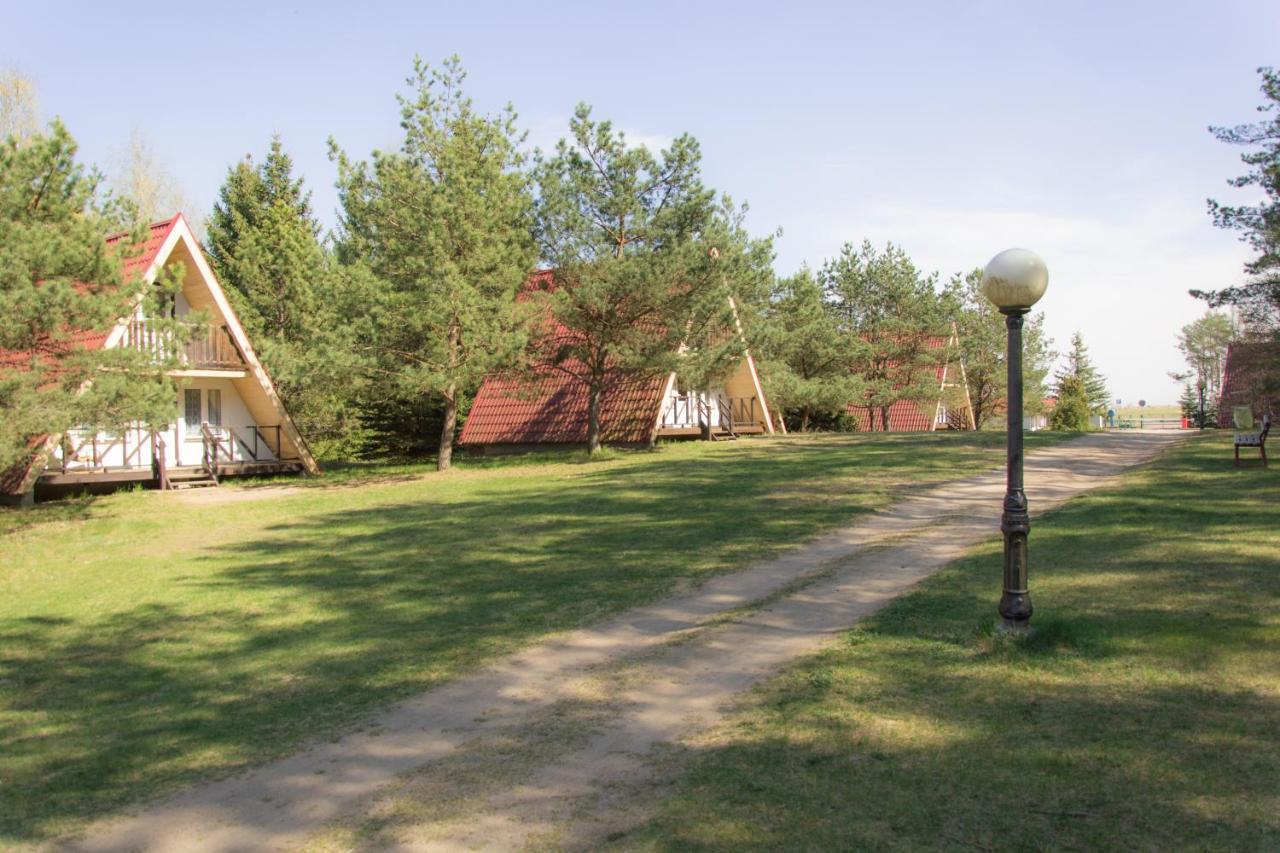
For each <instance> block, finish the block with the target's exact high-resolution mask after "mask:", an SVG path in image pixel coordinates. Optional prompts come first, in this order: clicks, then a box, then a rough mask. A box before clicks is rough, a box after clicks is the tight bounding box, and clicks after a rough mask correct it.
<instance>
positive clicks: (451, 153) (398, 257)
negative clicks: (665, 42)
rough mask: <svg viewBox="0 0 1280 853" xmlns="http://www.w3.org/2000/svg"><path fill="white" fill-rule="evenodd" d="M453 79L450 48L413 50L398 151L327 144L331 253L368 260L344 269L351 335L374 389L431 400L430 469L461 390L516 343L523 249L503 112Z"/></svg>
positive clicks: (513, 144)
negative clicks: (337, 228)
mask: <svg viewBox="0 0 1280 853" xmlns="http://www.w3.org/2000/svg"><path fill="white" fill-rule="evenodd" d="M465 77H466V74H465V72H464V71H463V70H462V65H461V62H460V61H459V60H458V58H457V57H456V56H455V57H452V58H451V59H449V60H447V61H446V62H445V63H444V66H443V68H442V69H440V70H435V69H432V68H431V67H429V66H428V65H427V64H426V63H424V62H423V61H422V60H421V59H415V60H414V68H413V75H412V76H410V77H409V79H408V81H407V82H408V85H409V87H410V93H409V94H408V95H407V96H400V97H398V100H399V102H400V107H401V111H400V115H401V127H402V128H403V129H404V134H405V135H404V141H403V143H402V144H401V147H400V150H399V151H395V152H382V151H375V152H374V153H373V157H372V162H371V163H365V162H356V161H353V160H351V159H350V158H349V157H348V156H347V155H346V154H345V153H343V152H342V151H341V150H340V149H338V147H337V145H336V144H335V143H333V142H332V141H331V142H330V149H331V156H332V157H333V159H335V160H336V161H337V164H338V190H339V198H340V200H341V203H342V209H343V215H342V221H341V232H340V235H339V244H338V251H339V256H340V258H342V259H343V260H344V261H345V262H346V263H348V264H350V265H352V266H355V267H362V268H363V269H364V270H365V271H366V272H367V275H366V274H364V273H361V272H359V270H356V271H354V272H353V273H352V276H351V278H350V279H349V281H350V282H351V283H352V290H351V293H352V294H353V298H351V299H348V300H347V301H348V303H350V304H352V305H353V308H355V309H357V311H358V313H356V314H354V315H353V317H352V323H353V325H354V327H355V333H356V335H357V337H358V345H359V347H360V349H361V351H362V352H363V353H364V354H366V355H367V356H368V358H369V363H370V366H371V371H372V375H373V376H375V377H376V387H377V389H378V391H379V393H380V394H382V395H385V396H389V397H392V398H399V399H404V400H412V399H415V398H418V397H421V396H423V395H429V396H431V397H433V398H435V399H439V400H440V401H441V402H442V404H443V406H444V418H443V424H442V427H441V432H440V442H439V450H438V453H437V466H438V467H439V468H440V469H441V470H443V469H446V468H448V467H449V465H450V461H451V459H452V453H453V439H454V433H455V432H456V428H457V417H458V411H459V407H460V406H461V405H462V403H463V401H464V397H465V395H466V394H467V393H468V391H469V390H470V389H473V388H474V387H476V386H477V385H478V384H479V382H480V380H481V378H483V376H484V375H485V373H487V372H488V371H490V370H491V369H493V368H495V367H497V366H500V365H504V364H508V363H511V362H512V361H513V360H514V358H515V356H516V355H517V354H518V352H519V351H520V350H521V349H522V348H523V346H524V343H525V340H526V323H525V318H524V316H523V312H522V311H521V310H520V306H519V305H518V304H517V303H516V299H515V296H516V292H517V291H518V289H519V288H520V286H521V284H522V283H523V281H524V279H525V277H526V275H527V274H528V272H529V270H530V268H531V267H532V265H533V262H534V260H535V257H536V256H535V253H534V246H533V241H532V237H531V233H530V228H529V221H530V210H531V204H532V202H531V199H530V196H529V192H528V184H527V178H526V176H525V175H524V174H523V173H522V172H521V170H520V167H521V165H522V163H523V158H522V156H521V154H520V151H519V144H520V141H521V139H522V136H521V135H520V134H518V133H517V131H516V128H515V118H516V117H515V112H514V111H513V110H512V109H511V107H510V106H508V107H507V108H506V109H505V110H504V111H503V112H502V113H500V114H498V115H496V116H486V115H481V114H480V113H478V112H476V110H475V107H474V106H473V104H472V102H471V99H470V98H467V97H466V96H465V95H464V94H463V90H462V84H463V81H464V79H465Z"/></svg>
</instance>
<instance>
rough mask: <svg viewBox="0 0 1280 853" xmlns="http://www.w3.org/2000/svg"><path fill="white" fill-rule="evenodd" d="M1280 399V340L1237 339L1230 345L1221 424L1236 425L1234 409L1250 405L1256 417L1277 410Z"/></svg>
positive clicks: (1219, 402) (1229, 426)
mask: <svg viewBox="0 0 1280 853" xmlns="http://www.w3.org/2000/svg"><path fill="white" fill-rule="evenodd" d="M1277 402H1280V342H1276V341H1236V342H1234V343H1232V344H1228V346H1227V360H1226V364H1225V365H1224V367H1223V370H1222V396H1221V397H1220V398H1219V400H1218V426H1220V427H1226V428H1233V426H1234V421H1233V420H1232V417H1231V410H1232V408H1233V407H1235V406H1249V407H1251V408H1252V409H1253V414H1254V417H1255V418H1258V419H1261V417H1262V416H1263V415H1264V414H1267V413H1272V414H1274V413H1275V409H1276V403H1277Z"/></svg>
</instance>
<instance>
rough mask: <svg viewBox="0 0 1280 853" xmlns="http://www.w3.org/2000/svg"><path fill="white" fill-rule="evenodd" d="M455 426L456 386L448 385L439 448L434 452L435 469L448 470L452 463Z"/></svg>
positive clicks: (456, 414)
mask: <svg viewBox="0 0 1280 853" xmlns="http://www.w3.org/2000/svg"><path fill="white" fill-rule="evenodd" d="M457 426H458V394H457V386H455V385H450V386H449V389H448V391H446V392H445V396H444V426H442V427H441V428H440V450H439V451H437V453H436V470H437V471H448V470H449V466H450V465H452V464H453V431H454V430H455V429H456V428H457Z"/></svg>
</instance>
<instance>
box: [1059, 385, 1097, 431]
mask: <svg viewBox="0 0 1280 853" xmlns="http://www.w3.org/2000/svg"><path fill="white" fill-rule="evenodd" d="M1090 408H1091V407H1090V403H1089V392H1088V389H1087V387H1086V384H1085V380H1083V379H1081V378H1080V377H1079V376H1065V377H1063V378H1062V379H1061V380H1060V381H1059V383H1058V401H1057V403H1055V404H1054V406H1053V412H1052V413H1050V415H1049V428H1050V429H1054V430H1065V431H1068V432H1083V431H1084V430H1087V429H1089V414H1090Z"/></svg>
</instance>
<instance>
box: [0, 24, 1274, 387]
mask: <svg viewBox="0 0 1280 853" xmlns="http://www.w3.org/2000/svg"><path fill="white" fill-rule="evenodd" d="M455 53H456V54H458V55H460V56H461V57H462V61H463V64H464V66H465V67H466V69H467V70H468V72H469V77H468V80H467V86H468V89H469V93H470V94H471V96H472V97H473V99H474V100H475V101H476V103H477V105H478V106H479V107H480V108H482V109H484V110H486V111H496V110H498V109H500V108H501V107H502V106H504V105H505V104H506V103H508V102H510V103H512V104H513V105H514V106H515V108H516V110H517V112H518V113H519V115H520V123H521V125H522V126H523V127H524V128H525V129H526V130H527V131H528V134H529V145H530V146H531V147H532V146H540V147H542V148H544V149H545V148H549V147H551V146H553V145H554V144H555V142H556V140H557V139H559V138H560V137H561V136H563V135H565V133H566V132H567V127H568V119H569V116H570V115H571V114H572V112H573V109H574V107H575V105H576V104H578V103H579V102H586V103H588V104H591V105H592V107H593V110H594V115H595V116H596V117H598V118H606V119H609V120H611V121H612V122H613V123H614V124H615V125H616V126H618V127H621V128H623V129H625V130H626V131H627V132H628V135H629V137H630V138H631V139H633V140H635V141H637V142H640V143H645V144H650V145H655V146H661V145H662V144H664V143H665V142H666V141H669V140H671V139H672V138H674V137H676V136H678V135H680V134H681V133H686V132H687V133H690V134H692V135H693V136H694V137H696V138H697V139H698V140H699V142H700V143H701V146H702V151H703V171H704V177H705V179H706V181H707V183H708V184H709V185H711V186H713V187H715V188H716V189H718V190H720V191H722V192H725V193H728V194H729V195H730V196H732V197H733V198H734V199H735V200H736V201H745V202H747V203H748V204H749V205H750V215H749V219H748V224H749V226H750V228H751V229H752V230H753V231H755V232H756V233H758V234H761V235H763V234H767V233H771V232H774V231H776V230H778V229H781V232H782V233H781V236H780V237H779V238H778V240H777V243H776V246H777V253H778V256H777V262H776V265H775V266H776V269H777V271H778V272H779V273H781V274H790V273H791V272H794V271H795V270H797V269H799V268H801V267H802V266H803V265H805V264H808V265H809V266H811V267H815V268H816V267H819V266H821V264H822V262H823V260H824V259H826V258H829V257H832V256H834V255H835V254H836V253H838V252H839V250H840V247H841V245H842V244H843V243H845V242H853V243H861V242H862V241H863V240H864V239H865V240H870V241H872V242H873V243H875V244H877V245H883V244H884V243H885V242H887V241H892V242H894V243H896V244H898V245H900V246H902V247H903V248H904V249H905V250H906V251H907V252H908V253H909V254H910V256H911V257H912V259H913V260H914V261H915V262H916V264H917V265H918V266H919V267H921V268H922V269H924V270H926V271H936V272H938V273H939V274H940V275H941V276H942V277H943V278H947V277H950V276H951V275H952V274H954V273H959V272H964V271H967V270H970V269H973V268H974V267H980V266H983V265H984V264H985V263H986V262H987V261H988V260H989V259H990V258H991V257H992V256H994V255H995V254H996V253H997V252H999V251H1001V250H1002V249H1005V248H1009V247H1012V246H1024V247H1026V248H1030V249H1033V250H1035V251H1037V252H1039V253H1040V254H1041V255H1042V256H1043V257H1044V258H1045V261H1046V263H1047V264H1048V267H1049V273H1050V282H1049V290H1048V293H1047V294H1046V295H1045V297H1044V299H1043V300H1042V301H1041V303H1040V304H1039V305H1038V306H1037V307H1038V308H1040V309H1043V310H1044V312H1045V316H1046V325H1047V328H1048V331H1049V334H1050V335H1051V336H1052V337H1053V338H1054V339H1055V342H1056V344H1057V347H1058V348H1059V349H1060V350H1061V349H1065V348H1066V346H1067V344H1068V342H1069V339H1070V337H1071V335H1072V333H1073V332H1076V331H1079V332H1081V333H1082V334H1083V335H1084V339H1085V342H1086V344H1087V345H1088V347H1089V350H1090V353H1091V354H1092V356H1093V357H1094V360H1095V362H1096V363H1097V364H1098V366H1099V368H1100V369H1101V371H1102V372H1103V374H1104V375H1105V376H1106V377H1107V378H1108V381H1109V385H1110V388H1111V392H1112V395H1113V396H1114V397H1115V398H1118V399H1122V400H1124V403H1125V404H1126V405H1127V404H1130V403H1134V402H1137V401H1138V400H1139V399H1145V400H1147V401H1148V402H1149V403H1151V404H1159V403H1172V402H1174V401H1175V400H1176V399H1177V396H1178V387H1177V385H1176V383H1175V382H1174V381H1173V380H1171V379H1170V378H1169V377H1168V375H1167V373H1168V372H1169V371H1171V370H1177V369H1180V368H1181V367H1182V359H1181V356H1180V355H1179V353H1178V352H1177V349H1176V345H1175V336H1176V334H1177V332H1178V330H1179V329H1180V328H1181V327H1182V326H1183V325H1184V324H1186V323H1188V322H1190V321H1192V320H1194V319H1195V318H1196V317H1198V316H1200V315H1201V314H1202V313H1203V312H1204V304H1203V303H1201V302H1198V301H1196V300H1195V299H1193V298H1191V297H1190V296H1188V295H1187V290H1188V289H1189V288H1192V287H1200V288H1216V287H1223V286H1229V285H1231V284H1234V283H1237V282H1238V281H1240V279H1241V265H1242V263H1244V261H1245V260H1247V259H1248V257H1249V251H1248V249H1247V247H1246V246H1244V245H1243V244H1242V243H1240V242H1239V240H1238V239H1237V236H1236V235H1234V234H1232V233H1229V232H1224V231H1220V230H1218V229H1215V228H1214V227H1213V225H1212V222H1211V221H1210V219H1209V217H1208V215H1207V214H1206V212H1205V199H1206V198H1209V197H1213V198H1217V199H1220V200H1223V201H1234V202H1237V203H1240V202H1244V203H1249V202H1253V201H1256V199H1255V198H1253V197H1251V196H1250V195H1249V193H1248V191H1245V190H1237V189H1234V188H1230V187H1228V186H1227V183H1226V182H1227V179H1228V178H1230V177H1233V176H1235V175H1238V174H1240V173H1241V172H1242V170H1243V168H1244V167H1243V166H1242V164H1241V163H1240V162H1239V155H1240V153H1241V151H1240V149H1236V148H1232V147H1231V146H1228V145H1224V144H1222V143H1220V142H1217V141H1216V140H1214V139H1213V137H1212V136H1211V135H1210V133H1209V132H1208V130H1207V128H1208V126H1209V125H1211V124H1212V125H1231V124H1237V123H1241V122H1248V121H1253V120H1255V119H1256V117H1257V113H1256V111H1255V110H1256V107H1257V106H1258V105H1259V104H1260V103H1261V95H1260V93H1259V91H1258V83H1259V79H1258V75H1257V73H1256V69H1257V68H1258V67H1259V66H1263V65H1274V64H1276V63H1277V62H1280V3H1276V2H1275V1H1274V0H1269V2H1232V0H1217V2H1214V3H1204V2H1170V0H1163V2H1122V0H1112V2H1107V3H1094V2H1075V3H1061V2H1052V3H1050V2H1035V0H1022V2H1004V0H985V1H984V0H978V2H969V3H965V2H941V1H939V2H883V3H878V2H877V3H867V2H844V3H805V2H790V3H780V2H776V0H775V2H767V3H766V2H759V3H757V2H752V0H737V2H724V3H721V2H695V0H685V2H682V3H681V2H676V3H668V2H660V1H656V2H647V3H641V4H601V3H555V2H552V3H539V4H532V3H516V2H511V3H488V2H468V3H459V2H450V3H432V2H418V3H379V2H366V3H362V4H354V3H330V2H313V3H307V4H300V3H278V2H271V0H259V2H257V3H239V2H220V3H206V4H178V5H176V6H165V7H158V6H146V5H141V6H139V5H134V6H130V5H128V4H126V5H120V4H104V3H97V2H95V3H69V2H56V0H44V2H40V3H33V2H30V0H20V2H15V0H0V67H4V66H9V67H13V68H16V69H17V70H18V71H19V72H20V73H22V74H24V75H25V76H27V77H30V78H31V79H33V80H34V81H35V83H36V85H37V87H38V90H39V93H40V101H41V108H42V110H43V112H44V114H45V116H46V117H50V116H53V115H57V116H59V117H60V118H61V119H62V120H63V121H64V122H65V123H66V124H67V125H68V127H69V128H70V130H71V132H72V134H73V135H74V136H75V137H76V139H77V140H78V141H79V143H80V151H81V156H82V159H84V160H86V161H88V162H92V163H97V164H100V165H103V166H106V165H107V164H109V163H111V162H112V160H113V158H118V156H119V152H120V151H121V150H122V149H123V148H124V147H125V146H126V145H127V143H128V141H129V138H130V136H131V135H132V134H134V133H139V134H141V136H142V137H143V138H144V139H145V140H146V141H147V142H148V143H149V144H150V146H151V148H152V149H153V150H154V152H155V153H156V155H157V156H158V158H159V160H160V161H161V162H162V163H163V165H164V166H165V168H167V169H168V170H169V171H170V172H171V173H172V174H173V175H174V176H175V178H176V179H177V181H178V182H179V184H180V185H181V187H182V189H183V192H184V194H185V196H186V198H188V199H189V201H190V204H191V206H192V207H193V208H194V210H190V211H186V212H187V213H188V214H189V215H194V216H196V217H198V216H202V215H206V214H207V213H208V211H209V209H210V208H211V206H212V204H213V202H214V201H215V199H216V198H217V192H218V188H219V186H220V185H221V183H222V181H223V179H224V178H225V176H226V171H227V168H228V166H230V165H231V164H232V163H234V162H235V161H237V160H239V159H241V158H243V157H244V156H245V155H246V154H253V155H254V156H255V157H261V156H262V155H263V154H264V153H265V151H266V148H267V146H268V143H269V141H270V138H271V136H272V134H276V133H278V134H280V136H281V138H282V140H283V142H284V145H285V148H286V150H287V151H288V152H289V153H290V154H291V155H292V156H293V158H294V162H295V165H296V168H297V169H298V171H299V172H300V174H301V175H302V176H303V177H304V178H305V179H306V182H307V186H308V188H310V189H311V190H312V192H313V205H314V207H315V210H316V212H317V214H318V216H319V217H320V219H321V221H322V222H323V223H324V224H325V225H326V226H332V225H333V224H334V223H335V221H336V211H335V207H336V193H335V191H334V188H333V181H334V176H335V170H334V167H333V164H332V163H331V162H330V160H329V156H328V140H329V138H331V137H332V138H333V139H334V140H335V141H336V142H337V143H338V144H339V145H340V146H341V147H342V148H343V149H345V150H346V151H347V152H348V153H350V154H352V155H353V156H356V157H367V156H368V154H369V152H370V151H372V150H373V149H375V148H382V149H388V148H395V147H396V146H397V144H398V139H399V126H398V121H399V114H398V108H397V105H396V102H395V98H394V96H395V94H396V93H397V92H401V91H403V90H404V81H405V78H406V77H407V76H408V74H409V72H410V70H411V66H412V62H413V57H414V56H415V55H420V56H422V57H423V58H424V59H426V60H428V61H430V62H433V63H438V62H440V61H441V60H443V59H444V58H446V57H448V56H450V55H452V54H455Z"/></svg>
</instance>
